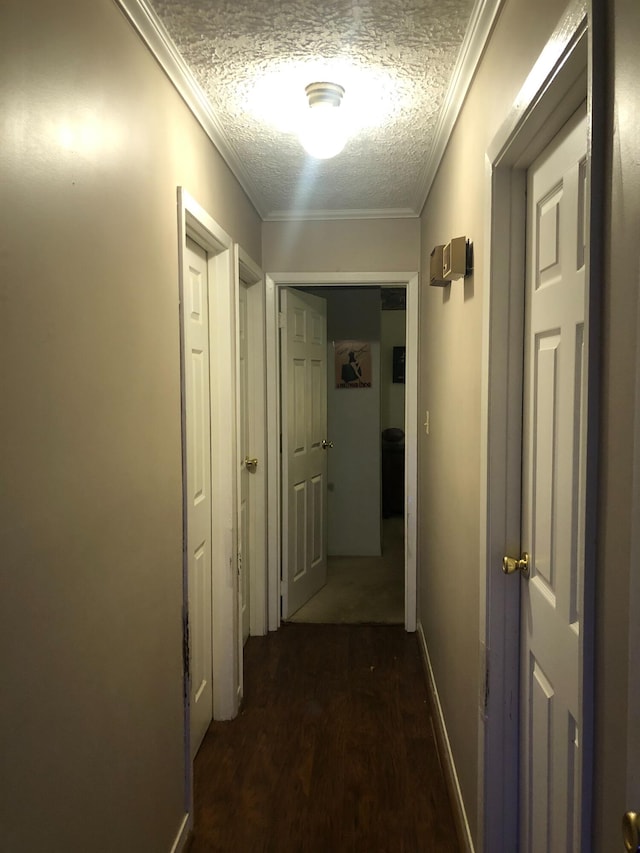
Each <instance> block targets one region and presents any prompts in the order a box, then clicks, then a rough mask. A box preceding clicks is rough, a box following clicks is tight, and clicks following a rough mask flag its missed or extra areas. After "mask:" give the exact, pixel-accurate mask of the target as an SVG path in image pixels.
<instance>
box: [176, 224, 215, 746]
mask: <svg viewBox="0 0 640 853" xmlns="http://www.w3.org/2000/svg"><path fill="white" fill-rule="evenodd" d="M185 254H186V257H185V260H186V266H187V275H186V276H185V292H184V294H183V299H184V306H183V317H184V320H183V322H184V348H185V364H184V374H185V375H184V380H185V417H186V495H187V498H186V502H187V519H186V523H187V534H186V536H187V543H186V549H187V584H188V594H189V642H190V674H191V679H190V697H189V700H190V736H191V756H192V757H193V756H194V755H195V754H196V752H197V751H198V748H199V746H200V744H201V742H202V739H203V737H204V735H205V733H206V731H207V728H208V727H209V723H210V722H211V718H212V716H213V686H212V647H211V629H212V607H211V494H210V488H211V425H210V386H209V307H208V284H207V256H206V253H205V251H204V250H203V249H201V248H200V246H198V245H197V244H196V243H194V242H193V241H192V240H190V239H189V238H187V241H186V247H185Z"/></svg>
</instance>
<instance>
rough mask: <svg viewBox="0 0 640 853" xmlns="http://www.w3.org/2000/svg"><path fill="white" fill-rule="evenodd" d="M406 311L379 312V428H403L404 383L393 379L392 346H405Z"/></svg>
mask: <svg viewBox="0 0 640 853" xmlns="http://www.w3.org/2000/svg"><path fill="white" fill-rule="evenodd" d="M406 320H407V312H406V311H382V312H381V313H380V429H381V430H384V429H387V427H400V428H401V429H404V385H403V384H402V383H400V382H394V381H393V348H394V347H403V346H405V341H406Z"/></svg>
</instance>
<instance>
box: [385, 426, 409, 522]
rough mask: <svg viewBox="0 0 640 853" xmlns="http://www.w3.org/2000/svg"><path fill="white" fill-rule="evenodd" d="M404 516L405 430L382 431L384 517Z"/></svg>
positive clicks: (391, 428)
mask: <svg viewBox="0 0 640 853" xmlns="http://www.w3.org/2000/svg"><path fill="white" fill-rule="evenodd" d="M391 515H404V430H401V429H399V428H398V427H389V429H385V430H383V431H382V517H383V518H389V516H391Z"/></svg>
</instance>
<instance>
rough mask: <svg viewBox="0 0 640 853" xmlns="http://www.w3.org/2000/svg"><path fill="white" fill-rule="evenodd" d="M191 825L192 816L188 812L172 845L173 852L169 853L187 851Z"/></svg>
mask: <svg viewBox="0 0 640 853" xmlns="http://www.w3.org/2000/svg"><path fill="white" fill-rule="evenodd" d="M191 825H192V821H191V816H190V815H189V813H188V812H187V814H185V816H184V818H183V819H182V823H181V824H180V829H179V830H178V834H177V835H176V839H175V841H174V842H173V844H172V845H171V850H170V851H169V853H183V850H186V849H187V841H188V840H189V833H190V832H191Z"/></svg>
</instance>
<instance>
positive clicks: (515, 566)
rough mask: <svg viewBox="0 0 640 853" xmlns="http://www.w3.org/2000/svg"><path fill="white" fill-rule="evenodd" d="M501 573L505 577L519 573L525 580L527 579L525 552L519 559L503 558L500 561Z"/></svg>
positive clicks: (527, 561)
mask: <svg viewBox="0 0 640 853" xmlns="http://www.w3.org/2000/svg"><path fill="white" fill-rule="evenodd" d="M502 571H503V572H504V573H505V575H512V574H514V572H521V573H522V574H523V575H524V576H525V578H528V577H529V555H528V554H527V553H526V552H525V553H524V554H523V555H522V557H520V559H518V558H517V557H504V558H503V560H502Z"/></svg>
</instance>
